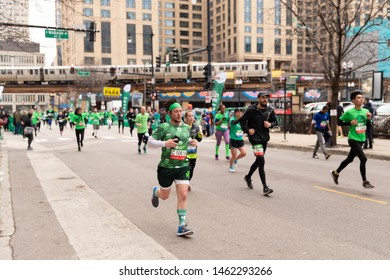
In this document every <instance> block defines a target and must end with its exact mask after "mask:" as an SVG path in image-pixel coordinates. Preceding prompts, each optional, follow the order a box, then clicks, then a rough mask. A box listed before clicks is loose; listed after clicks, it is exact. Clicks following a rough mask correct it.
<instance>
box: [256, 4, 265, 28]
mask: <svg viewBox="0 0 390 280" xmlns="http://www.w3.org/2000/svg"><path fill="white" fill-rule="evenodd" d="M257 24H264V3H263V0H257Z"/></svg>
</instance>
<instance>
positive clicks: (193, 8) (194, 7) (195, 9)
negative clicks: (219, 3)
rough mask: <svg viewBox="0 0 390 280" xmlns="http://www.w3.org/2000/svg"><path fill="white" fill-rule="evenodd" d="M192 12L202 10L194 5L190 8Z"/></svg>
mask: <svg viewBox="0 0 390 280" xmlns="http://www.w3.org/2000/svg"><path fill="white" fill-rule="evenodd" d="M192 10H193V11H201V10H202V6H200V5H199V6H198V5H195V6H194V5H193V6H192Z"/></svg>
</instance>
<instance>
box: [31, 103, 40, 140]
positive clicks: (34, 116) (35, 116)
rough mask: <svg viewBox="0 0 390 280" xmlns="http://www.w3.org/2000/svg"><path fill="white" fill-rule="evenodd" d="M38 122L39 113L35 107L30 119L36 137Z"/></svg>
mask: <svg viewBox="0 0 390 280" xmlns="http://www.w3.org/2000/svg"><path fill="white" fill-rule="evenodd" d="M38 121H39V113H38V112H37V107H34V111H33V113H32V117H31V122H32V125H33V127H34V131H35V136H37V129H38Z"/></svg>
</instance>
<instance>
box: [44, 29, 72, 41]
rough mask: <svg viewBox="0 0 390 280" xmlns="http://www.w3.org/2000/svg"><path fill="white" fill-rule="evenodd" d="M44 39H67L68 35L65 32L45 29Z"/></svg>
mask: <svg viewBox="0 0 390 280" xmlns="http://www.w3.org/2000/svg"><path fill="white" fill-rule="evenodd" d="M45 38H56V39H68V38H69V34H68V31H66V30H56V29H46V30H45Z"/></svg>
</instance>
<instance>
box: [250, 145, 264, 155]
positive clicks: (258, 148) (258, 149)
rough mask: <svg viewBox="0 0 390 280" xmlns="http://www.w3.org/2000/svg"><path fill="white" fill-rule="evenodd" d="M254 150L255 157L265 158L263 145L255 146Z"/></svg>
mask: <svg viewBox="0 0 390 280" xmlns="http://www.w3.org/2000/svg"><path fill="white" fill-rule="evenodd" d="M252 149H253V153H254V154H255V156H264V148H263V145H261V144H258V145H253V146H252Z"/></svg>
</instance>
